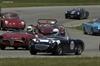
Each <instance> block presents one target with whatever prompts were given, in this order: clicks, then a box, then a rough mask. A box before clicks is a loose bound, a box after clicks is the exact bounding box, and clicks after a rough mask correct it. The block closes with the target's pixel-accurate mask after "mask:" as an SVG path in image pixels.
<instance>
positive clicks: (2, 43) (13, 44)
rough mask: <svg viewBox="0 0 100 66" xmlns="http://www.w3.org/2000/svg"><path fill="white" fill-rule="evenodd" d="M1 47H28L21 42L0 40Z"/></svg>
mask: <svg viewBox="0 0 100 66" xmlns="http://www.w3.org/2000/svg"><path fill="white" fill-rule="evenodd" d="M1 45H3V46H9V47H10V46H12V47H21V46H28V44H26V43H25V42H24V41H23V40H11V39H9V40H6V39H5V40H2V42H1Z"/></svg>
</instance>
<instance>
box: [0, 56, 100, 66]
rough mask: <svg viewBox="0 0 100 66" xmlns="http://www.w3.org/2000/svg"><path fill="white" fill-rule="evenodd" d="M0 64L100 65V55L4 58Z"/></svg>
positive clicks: (39, 65)
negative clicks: (92, 56) (90, 56)
mask: <svg viewBox="0 0 100 66" xmlns="http://www.w3.org/2000/svg"><path fill="white" fill-rule="evenodd" d="M0 66H100V57H94V58H6V59H0Z"/></svg>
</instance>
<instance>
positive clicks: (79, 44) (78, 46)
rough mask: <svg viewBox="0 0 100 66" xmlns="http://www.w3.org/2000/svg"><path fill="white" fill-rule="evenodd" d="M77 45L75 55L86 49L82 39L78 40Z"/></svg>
mask: <svg viewBox="0 0 100 66" xmlns="http://www.w3.org/2000/svg"><path fill="white" fill-rule="evenodd" d="M76 43H77V46H76V49H75V55H81V54H82V52H83V51H84V42H83V41H81V40H76Z"/></svg>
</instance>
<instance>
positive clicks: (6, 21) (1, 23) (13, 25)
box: [0, 12, 26, 30]
mask: <svg viewBox="0 0 100 66" xmlns="http://www.w3.org/2000/svg"><path fill="white" fill-rule="evenodd" d="M25 26H26V24H25V21H24V20H21V19H20V18H19V16H18V14H17V13H13V12H5V13H2V14H1V20H0V29H1V30H7V29H22V30H24V28H25Z"/></svg>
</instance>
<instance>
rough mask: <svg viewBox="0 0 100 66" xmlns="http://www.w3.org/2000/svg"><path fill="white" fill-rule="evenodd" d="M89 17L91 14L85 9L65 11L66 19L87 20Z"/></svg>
mask: <svg viewBox="0 0 100 66" xmlns="http://www.w3.org/2000/svg"><path fill="white" fill-rule="evenodd" d="M88 16H89V12H88V11H86V10H85V9H83V8H74V9H71V10H66V11H65V18H66V19H67V18H71V19H87V18H88Z"/></svg>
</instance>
